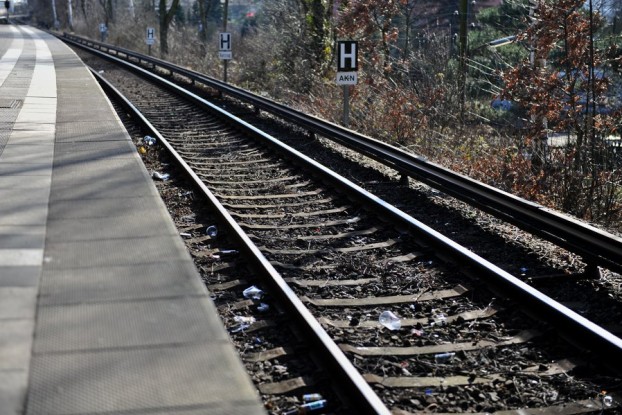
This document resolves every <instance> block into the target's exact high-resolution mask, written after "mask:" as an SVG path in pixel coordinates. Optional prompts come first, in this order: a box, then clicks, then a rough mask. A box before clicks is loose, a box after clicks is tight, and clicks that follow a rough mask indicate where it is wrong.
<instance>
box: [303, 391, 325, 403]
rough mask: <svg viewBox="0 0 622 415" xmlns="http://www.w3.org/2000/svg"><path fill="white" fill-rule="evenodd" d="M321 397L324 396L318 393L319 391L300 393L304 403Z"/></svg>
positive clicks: (319, 399) (318, 399)
mask: <svg viewBox="0 0 622 415" xmlns="http://www.w3.org/2000/svg"><path fill="white" fill-rule="evenodd" d="M322 399H324V397H323V396H322V395H320V394H319V393H307V394H304V395H302V401H303V402H304V403H309V402H315V401H321V400H322Z"/></svg>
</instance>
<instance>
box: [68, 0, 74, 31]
mask: <svg viewBox="0 0 622 415" xmlns="http://www.w3.org/2000/svg"><path fill="white" fill-rule="evenodd" d="M67 23H68V24H69V30H71V31H72V32H73V7H72V6H71V0H67Z"/></svg>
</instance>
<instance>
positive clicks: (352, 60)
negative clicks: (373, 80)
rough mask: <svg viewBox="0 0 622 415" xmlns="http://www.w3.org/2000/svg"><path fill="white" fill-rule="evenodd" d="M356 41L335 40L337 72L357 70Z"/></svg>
mask: <svg viewBox="0 0 622 415" xmlns="http://www.w3.org/2000/svg"><path fill="white" fill-rule="evenodd" d="M358 66H359V65H358V43H357V42H355V41H353V40H347V41H339V42H337V72H353V71H358Z"/></svg>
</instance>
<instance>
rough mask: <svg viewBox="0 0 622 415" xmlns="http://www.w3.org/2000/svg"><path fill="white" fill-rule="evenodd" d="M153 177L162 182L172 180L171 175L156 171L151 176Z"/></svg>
mask: <svg viewBox="0 0 622 415" xmlns="http://www.w3.org/2000/svg"><path fill="white" fill-rule="evenodd" d="M151 176H152V177H153V178H154V179H158V180H162V181H166V180H168V179H170V178H171V175H170V174H168V173H160V172H157V171H154V172H153V173H152V174H151Z"/></svg>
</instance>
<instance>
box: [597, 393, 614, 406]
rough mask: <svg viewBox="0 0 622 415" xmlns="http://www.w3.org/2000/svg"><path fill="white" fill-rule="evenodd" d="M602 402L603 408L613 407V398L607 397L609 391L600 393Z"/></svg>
mask: <svg viewBox="0 0 622 415" xmlns="http://www.w3.org/2000/svg"><path fill="white" fill-rule="evenodd" d="M599 395H600V401H601V402H602V403H603V408H609V407H610V406H611V405H613V397H611V396H609V395H607V391H601V392H600V394H599Z"/></svg>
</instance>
